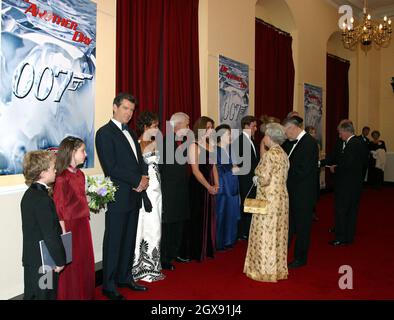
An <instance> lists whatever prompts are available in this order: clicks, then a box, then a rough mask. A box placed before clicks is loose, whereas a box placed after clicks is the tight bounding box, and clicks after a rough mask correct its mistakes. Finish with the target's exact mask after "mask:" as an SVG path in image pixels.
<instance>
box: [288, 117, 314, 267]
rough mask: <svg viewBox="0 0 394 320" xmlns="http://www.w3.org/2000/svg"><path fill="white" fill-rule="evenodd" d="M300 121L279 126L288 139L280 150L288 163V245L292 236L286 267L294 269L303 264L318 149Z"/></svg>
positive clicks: (311, 215)
mask: <svg viewBox="0 0 394 320" xmlns="http://www.w3.org/2000/svg"><path fill="white" fill-rule="evenodd" d="M302 122H303V119H302V118H301V117H299V116H292V117H290V118H287V119H285V121H284V123H283V125H284V127H285V131H286V135H287V137H288V141H287V142H286V143H285V146H286V147H284V150H285V151H286V153H287V154H288V157H289V161H290V169H289V173H288V178H287V189H288V192H289V246H290V244H291V241H292V239H293V236H294V235H296V243H295V251H294V260H293V261H292V262H291V263H290V264H289V268H298V267H301V266H304V265H306V263H307V260H308V250H309V243H310V234H311V228H312V221H313V208H314V206H315V204H316V201H317V196H318V194H317V188H316V180H317V178H318V177H317V175H318V173H317V167H318V162H319V148H318V145H317V142H316V140H315V139H314V138H313V137H312V136H311V135H310V134H309V133H306V132H305V130H303V129H302V128H301V127H302Z"/></svg>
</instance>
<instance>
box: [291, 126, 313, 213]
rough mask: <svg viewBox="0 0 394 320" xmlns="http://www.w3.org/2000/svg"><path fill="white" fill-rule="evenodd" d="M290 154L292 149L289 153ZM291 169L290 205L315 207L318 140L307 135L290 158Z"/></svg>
mask: <svg viewBox="0 0 394 320" xmlns="http://www.w3.org/2000/svg"><path fill="white" fill-rule="evenodd" d="M285 151H287V152H288V153H290V151H291V149H290V150H289V151H288V150H287V149H286V150H285ZM289 162H290V168H289V173H288V178H287V189H288V192H289V198H290V204H291V205H294V206H296V207H304V206H307V207H308V208H309V207H310V206H312V207H313V206H314V205H315V204H316V201H317V196H318V192H317V188H316V180H317V179H318V171H317V168H318V162H319V147H318V145H317V142H316V140H315V139H314V138H313V137H312V136H311V135H310V134H308V133H306V134H305V135H304V136H303V137H302V138H301V139H300V141H299V142H298V143H297V145H296V146H295V148H294V150H293V152H292V153H291V155H290V157H289Z"/></svg>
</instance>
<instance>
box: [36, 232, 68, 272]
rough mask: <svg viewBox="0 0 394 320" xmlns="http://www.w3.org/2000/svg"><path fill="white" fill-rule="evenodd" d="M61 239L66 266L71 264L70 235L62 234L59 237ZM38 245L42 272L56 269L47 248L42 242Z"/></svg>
mask: <svg viewBox="0 0 394 320" xmlns="http://www.w3.org/2000/svg"><path fill="white" fill-rule="evenodd" d="M61 238H62V242H63V246H64V251H65V252H66V264H68V263H70V262H72V233H71V232H67V233H64V234H62V235H61ZM39 244H40V251H41V262H42V269H43V271H44V272H46V270H47V269H48V267H49V268H51V269H53V270H54V269H55V268H56V263H55V261H54V260H53V259H52V257H51V255H50V254H49V251H48V248H47V246H46V244H45V242H44V240H41V241H40V242H39Z"/></svg>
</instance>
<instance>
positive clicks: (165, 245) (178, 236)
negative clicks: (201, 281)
mask: <svg viewBox="0 0 394 320" xmlns="http://www.w3.org/2000/svg"><path fill="white" fill-rule="evenodd" d="M189 122H190V119H189V116H188V115H187V114H185V113H183V112H177V113H175V114H173V115H172V116H171V119H170V127H169V128H168V129H169V130H168V129H167V132H166V133H167V134H166V137H165V139H164V141H165V143H164V144H163V152H162V160H161V164H160V175H161V190H162V194H163V214H162V237H161V244H160V246H161V247H160V249H161V253H160V260H161V266H162V268H163V269H166V270H171V271H172V270H175V266H174V265H173V263H172V262H173V261H177V262H189V261H190V258H189V255H190V252H189V251H190V249H189V245H190V244H189V243H188V241H187V239H188V235H187V232H188V227H189V222H190V207H189V174H188V163H187V150H188V149H187V147H188V142H187V136H188V134H189V135H192V131H190V130H189ZM177 155H178V156H179V157H180V158H182V159H178V158H177ZM178 160H184V161H178Z"/></svg>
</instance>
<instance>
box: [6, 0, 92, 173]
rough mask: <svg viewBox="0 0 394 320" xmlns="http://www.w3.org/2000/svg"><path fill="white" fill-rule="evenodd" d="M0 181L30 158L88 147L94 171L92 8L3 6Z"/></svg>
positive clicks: (40, 3)
mask: <svg viewBox="0 0 394 320" xmlns="http://www.w3.org/2000/svg"><path fill="white" fill-rule="evenodd" d="M0 5H1V29H0V31H1V46H0V175H9V174H19V173H21V172H22V163H23V157H24V155H25V153H26V152H28V151H31V150H39V149H40V150H56V148H57V147H58V146H59V144H60V142H61V140H62V139H63V138H65V137H66V136H70V135H71V136H76V137H79V138H81V139H83V140H84V141H85V144H86V152H87V161H86V163H85V167H88V168H91V167H93V166H94V132H95V130H94V110H95V81H96V79H95V78H96V75H95V74H96V16H97V5H96V4H95V3H94V2H92V1H90V0H53V1H47V0H2V1H1V3H0Z"/></svg>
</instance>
